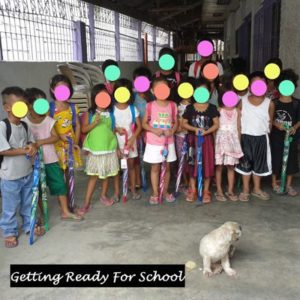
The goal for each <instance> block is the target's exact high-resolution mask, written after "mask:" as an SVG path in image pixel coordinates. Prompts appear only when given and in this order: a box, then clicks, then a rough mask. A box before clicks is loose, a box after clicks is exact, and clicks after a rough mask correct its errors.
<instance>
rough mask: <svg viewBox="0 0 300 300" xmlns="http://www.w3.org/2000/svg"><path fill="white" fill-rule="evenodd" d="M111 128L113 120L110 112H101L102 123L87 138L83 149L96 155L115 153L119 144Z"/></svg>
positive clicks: (93, 118)
mask: <svg viewBox="0 0 300 300" xmlns="http://www.w3.org/2000/svg"><path fill="white" fill-rule="evenodd" d="M95 116H96V115H95V114H94V115H93V117H92V122H93V121H94V120H95ZM111 126H112V120H111V117H110V114H109V112H101V113H100V122H99V124H98V125H97V126H96V127H95V128H94V129H93V130H92V131H90V132H89V133H88V135H87V136H86V139H85V141H84V143H83V149H84V150H86V151H89V152H91V153H92V154H95V155H99V154H106V153H112V152H115V151H116V150H117V143H118V142H117V137H116V135H115V134H114V132H113V130H112V127H111Z"/></svg>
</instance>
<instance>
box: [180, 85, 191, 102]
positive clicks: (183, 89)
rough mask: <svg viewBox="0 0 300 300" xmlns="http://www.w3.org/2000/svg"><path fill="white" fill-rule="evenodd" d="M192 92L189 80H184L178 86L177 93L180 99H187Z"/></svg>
mask: <svg viewBox="0 0 300 300" xmlns="http://www.w3.org/2000/svg"><path fill="white" fill-rule="evenodd" d="M193 94H194V88H193V86H192V85H191V84H190V83H189V82H184V83H182V84H180V86H179V87H178V95H179V96H180V97H181V98H182V99H189V98H191V97H192V96H193Z"/></svg>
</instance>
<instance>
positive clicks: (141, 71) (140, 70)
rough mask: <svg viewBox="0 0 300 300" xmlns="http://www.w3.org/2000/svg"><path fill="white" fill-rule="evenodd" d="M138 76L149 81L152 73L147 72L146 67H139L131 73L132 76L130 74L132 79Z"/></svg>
mask: <svg viewBox="0 0 300 300" xmlns="http://www.w3.org/2000/svg"><path fill="white" fill-rule="evenodd" d="M138 76H145V77H147V78H148V79H149V80H151V78H152V73H151V71H150V70H149V68H147V67H145V66H141V67H138V68H136V69H135V70H134V71H133V74H132V77H133V79H135V78H137V77H138Z"/></svg>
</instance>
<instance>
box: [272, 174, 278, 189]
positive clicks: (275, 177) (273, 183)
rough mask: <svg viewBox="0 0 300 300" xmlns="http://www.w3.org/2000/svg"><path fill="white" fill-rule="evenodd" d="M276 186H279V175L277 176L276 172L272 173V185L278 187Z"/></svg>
mask: <svg viewBox="0 0 300 300" xmlns="http://www.w3.org/2000/svg"><path fill="white" fill-rule="evenodd" d="M276 186H278V184H277V176H276V174H273V175H272V187H273V189H274V188H276Z"/></svg>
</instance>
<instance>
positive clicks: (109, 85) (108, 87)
mask: <svg viewBox="0 0 300 300" xmlns="http://www.w3.org/2000/svg"><path fill="white" fill-rule="evenodd" d="M104 85H105V88H106V90H107V91H108V93H109V94H110V95H112V94H113V91H114V88H113V86H112V84H111V83H110V82H105V83H104Z"/></svg>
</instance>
